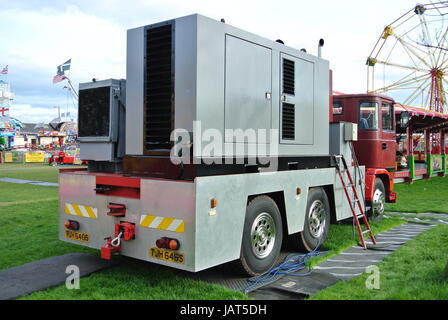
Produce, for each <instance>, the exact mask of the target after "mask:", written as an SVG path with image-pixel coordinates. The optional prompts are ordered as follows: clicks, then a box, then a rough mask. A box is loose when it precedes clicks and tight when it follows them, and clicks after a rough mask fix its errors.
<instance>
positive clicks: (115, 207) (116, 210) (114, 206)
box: [107, 203, 126, 217]
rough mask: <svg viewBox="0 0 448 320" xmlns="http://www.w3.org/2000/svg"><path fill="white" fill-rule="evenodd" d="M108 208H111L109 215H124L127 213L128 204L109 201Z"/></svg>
mask: <svg viewBox="0 0 448 320" xmlns="http://www.w3.org/2000/svg"><path fill="white" fill-rule="evenodd" d="M107 208H108V209H109V212H108V213H107V215H108V216H112V217H124V216H125V215H126V206H125V205H124V204H118V203H109V204H108V205H107Z"/></svg>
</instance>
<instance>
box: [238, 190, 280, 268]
mask: <svg viewBox="0 0 448 320" xmlns="http://www.w3.org/2000/svg"><path fill="white" fill-rule="evenodd" d="M282 240H283V226H282V217H281V215H280V210H279V209H278V207H277V204H276V203H275V202H274V200H272V199H271V198H270V197H268V196H258V197H256V198H254V199H253V200H251V201H250V202H249V204H248V205H247V208H246V218H245V221H244V230H243V239H242V244H241V256H240V259H239V260H238V261H237V267H238V269H239V270H240V271H242V272H244V273H245V274H248V275H250V276H257V275H260V274H262V273H264V272H266V271H269V270H270V269H271V268H272V267H273V266H274V264H275V263H276V262H277V260H278V258H279V256H280V250H281V247H282Z"/></svg>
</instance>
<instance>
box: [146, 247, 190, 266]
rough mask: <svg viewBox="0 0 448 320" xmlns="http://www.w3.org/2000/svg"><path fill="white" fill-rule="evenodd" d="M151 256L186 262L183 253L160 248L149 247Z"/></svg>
mask: <svg viewBox="0 0 448 320" xmlns="http://www.w3.org/2000/svg"><path fill="white" fill-rule="evenodd" d="M149 256H150V257H151V258H156V259H159V260H164V261H169V262H174V263H179V264H184V262H185V258H184V255H183V254H182V253H178V252H173V251H169V250H163V249H159V248H151V249H149Z"/></svg>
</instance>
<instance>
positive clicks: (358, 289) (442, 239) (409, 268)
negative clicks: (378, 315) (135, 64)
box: [312, 225, 448, 300]
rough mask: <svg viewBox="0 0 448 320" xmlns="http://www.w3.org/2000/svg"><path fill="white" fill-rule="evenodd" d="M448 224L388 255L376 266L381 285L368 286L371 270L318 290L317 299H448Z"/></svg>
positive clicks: (425, 233)
mask: <svg viewBox="0 0 448 320" xmlns="http://www.w3.org/2000/svg"><path fill="white" fill-rule="evenodd" d="M447 244H448V226H445V225H440V226H437V227H435V228H434V229H433V230H429V231H426V232H424V233H422V234H420V235H419V236H417V237H416V238H415V239H413V240H411V241H409V242H408V243H406V244H405V245H404V246H403V247H401V248H400V249H398V250H397V251H395V252H394V253H393V254H391V255H389V256H386V257H385V258H384V261H383V262H381V263H379V264H378V265H377V266H378V267H379V271H380V278H379V279H380V282H379V284H380V288H379V289H378V290H376V289H367V288H366V285H365V283H366V280H367V277H368V276H369V275H370V274H363V275H361V276H359V277H356V278H354V279H352V280H350V281H341V282H338V283H337V284H336V285H334V286H332V287H330V288H327V289H325V290H322V291H320V292H318V293H317V294H316V295H315V296H314V297H312V299H315V300H448V270H447V269H445V268H446V266H447V264H448V250H446V245H447Z"/></svg>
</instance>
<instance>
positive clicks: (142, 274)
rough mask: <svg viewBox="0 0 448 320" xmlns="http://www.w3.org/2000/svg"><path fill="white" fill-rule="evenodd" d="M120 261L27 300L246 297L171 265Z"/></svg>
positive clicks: (221, 298)
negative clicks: (75, 286)
mask: <svg viewBox="0 0 448 320" xmlns="http://www.w3.org/2000/svg"><path fill="white" fill-rule="evenodd" d="M120 260H121V261H122V265H120V266H118V267H114V268H111V269H107V270H104V271H102V272H98V273H95V274H92V275H90V276H89V277H85V278H81V280H80V289H79V290H67V289H66V287H65V286H59V287H56V288H53V289H48V290H44V291H39V292H35V293H33V294H31V295H28V296H25V297H22V298H21V299H28V300H47V299H51V300H55V299H64V300H71V299H76V300H91V299H95V300H97V299H102V300H110V299H118V300H177V299H187V300H247V299H249V298H248V297H247V296H245V295H243V294H242V293H240V292H236V291H231V290H228V289H226V288H224V287H221V286H218V285H213V284H209V283H204V282H201V281H197V280H192V279H189V278H188V277H186V276H178V275H177V274H176V273H175V272H173V270H172V269H169V268H166V267H161V266H157V265H153V264H149V263H147V262H141V261H136V260H132V259H127V258H121V259H120Z"/></svg>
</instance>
